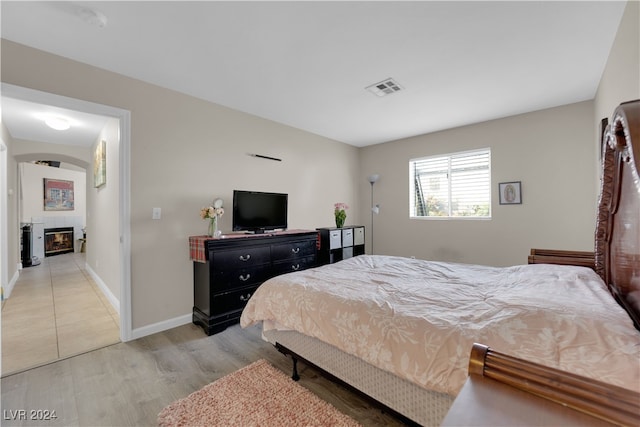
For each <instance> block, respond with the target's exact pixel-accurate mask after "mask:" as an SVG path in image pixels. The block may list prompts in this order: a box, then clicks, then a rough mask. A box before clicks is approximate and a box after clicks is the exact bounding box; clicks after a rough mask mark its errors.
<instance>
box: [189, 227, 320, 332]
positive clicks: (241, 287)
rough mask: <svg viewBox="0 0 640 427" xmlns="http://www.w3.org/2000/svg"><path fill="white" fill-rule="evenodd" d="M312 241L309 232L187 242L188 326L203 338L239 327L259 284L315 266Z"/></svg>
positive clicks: (315, 235) (199, 238) (313, 235)
mask: <svg viewBox="0 0 640 427" xmlns="http://www.w3.org/2000/svg"><path fill="white" fill-rule="evenodd" d="M317 239H318V232H317V231H311V230H288V231H280V232H273V233H272V232H267V233H265V232H264V230H263V233H258V234H235V235H229V234H228V235H225V236H224V238H219V239H213V238H206V237H203V236H193V237H191V238H190V239H189V241H190V246H191V248H192V259H193V323H194V324H196V325H199V326H201V327H202V328H203V329H204V331H205V332H206V333H207V335H211V334H215V333H218V332H221V331H223V330H225V329H226V328H227V326H230V325H233V324H235V323H238V322H239V321H240V315H241V314H242V310H243V309H244V306H245V305H246V304H247V301H249V298H251V295H253V293H254V292H255V290H256V289H257V288H258V286H260V285H261V284H262V282H264V281H265V280H267V279H270V278H271V277H274V276H277V275H280V274H284V273H289V272H292V271H298V270H304V269H307V268H311V267H315V266H316V264H317V255H316V254H317ZM194 248H197V250H195V251H194ZM202 251H204V254H202ZM198 252H199V253H198ZM200 254H202V255H204V256H203V257H201V258H200V257H199V256H198V255H200ZM194 255H196V256H194Z"/></svg>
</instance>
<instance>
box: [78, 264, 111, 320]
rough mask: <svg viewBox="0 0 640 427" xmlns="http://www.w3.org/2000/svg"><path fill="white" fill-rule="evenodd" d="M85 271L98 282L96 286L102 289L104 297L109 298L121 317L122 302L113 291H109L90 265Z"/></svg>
mask: <svg viewBox="0 0 640 427" xmlns="http://www.w3.org/2000/svg"><path fill="white" fill-rule="evenodd" d="M84 269H85V270H86V271H87V273H89V275H90V276H91V278H92V279H93V281H94V282H96V285H98V287H99V288H100V290H101V291H102V293H103V294H104V296H106V297H107V300H108V301H109V303H110V304H111V305H112V306H113V308H114V310H115V311H116V313H118V316H120V300H118V298H116V296H115V295H113V292H111V289H109V287H108V286H107V284H106V283H104V281H103V280H102V279H101V278H100V276H98V275H97V274H96V272H95V271H93V270H92V269H91V267H90V266H89V264H86V263H85V265H84Z"/></svg>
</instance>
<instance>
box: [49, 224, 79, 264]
mask: <svg viewBox="0 0 640 427" xmlns="http://www.w3.org/2000/svg"><path fill="white" fill-rule="evenodd" d="M69 252H73V227H60V228H47V229H45V230H44V256H45V257H48V256H53V255H60V254H67V253H69Z"/></svg>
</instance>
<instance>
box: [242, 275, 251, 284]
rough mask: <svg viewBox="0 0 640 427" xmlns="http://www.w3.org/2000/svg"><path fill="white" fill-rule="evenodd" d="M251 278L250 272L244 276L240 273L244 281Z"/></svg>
mask: <svg viewBox="0 0 640 427" xmlns="http://www.w3.org/2000/svg"><path fill="white" fill-rule="evenodd" d="M249 279H251V275H250V274H247V275H246V276H243V275H242V274H241V275H240V280H242V281H243V282H246V281H247V280H249Z"/></svg>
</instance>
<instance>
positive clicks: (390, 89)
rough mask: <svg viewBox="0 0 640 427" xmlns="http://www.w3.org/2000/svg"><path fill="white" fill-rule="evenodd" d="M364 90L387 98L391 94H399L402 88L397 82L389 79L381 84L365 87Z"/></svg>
mask: <svg viewBox="0 0 640 427" xmlns="http://www.w3.org/2000/svg"><path fill="white" fill-rule="evenodd" d="M365 89H367V90H368V91H369V92H371V93H373V94H374V95H376V96H387V95H391V94H392V93H396V92H400V91H401V90H402V89H403V88H402V86H400V85H399V84H398V82H396V81H395V80H393V79H392V78H391V77H389V78H388V79H384V80H383V81H381V82H378V83H374V84H372V85H371V86H367V87H366V88H365Z"/></svg>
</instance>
